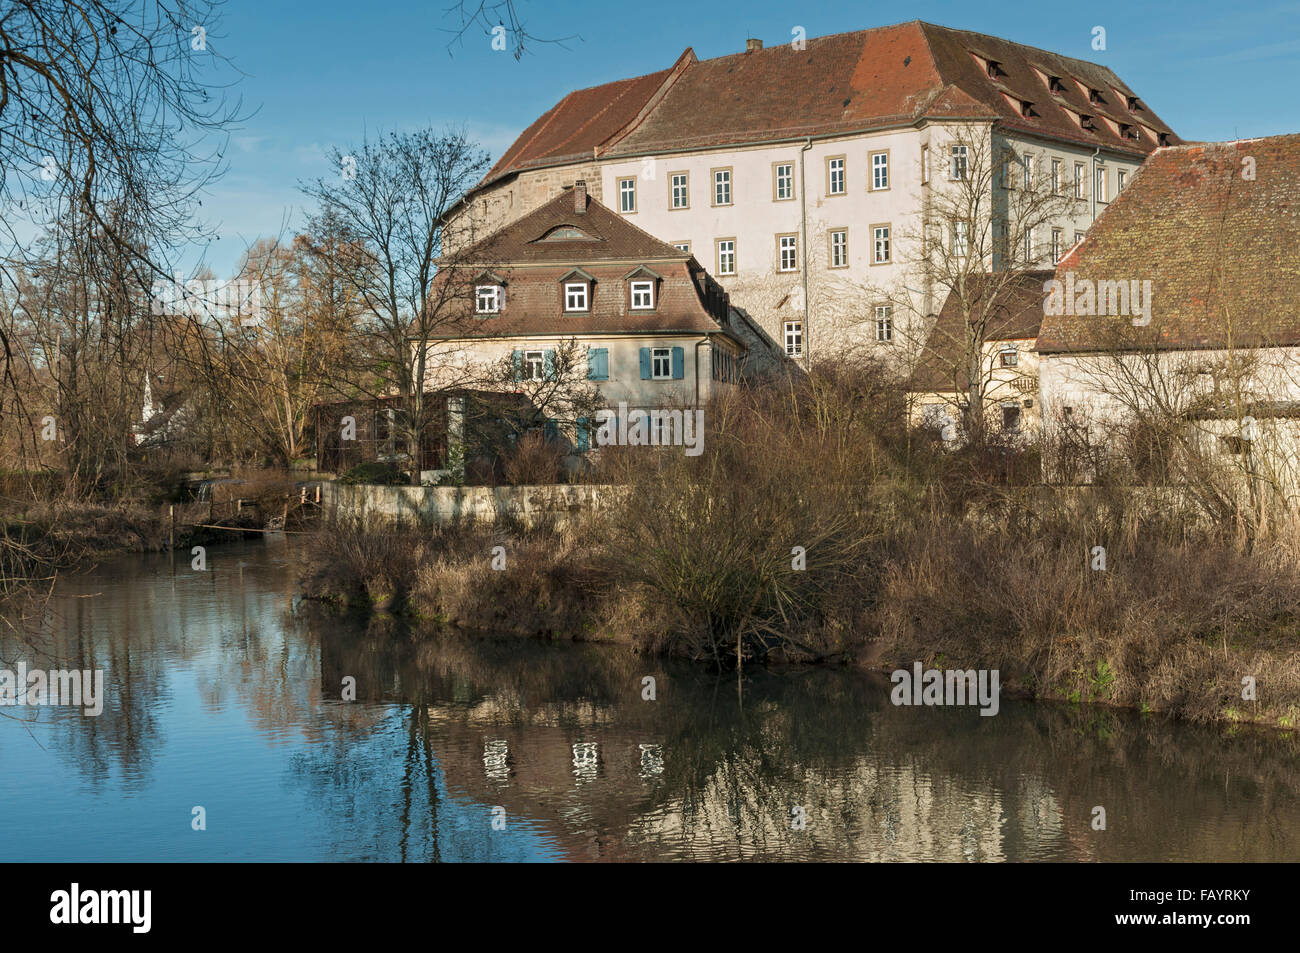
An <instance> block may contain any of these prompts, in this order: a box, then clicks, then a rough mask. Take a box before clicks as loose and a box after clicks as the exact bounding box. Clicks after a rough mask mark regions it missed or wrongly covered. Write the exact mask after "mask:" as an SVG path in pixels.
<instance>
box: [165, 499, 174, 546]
mask: <svg viewBox="0 0 1300 953" xmlns="http://www.w3.org/2000/svg"><path fill="white" fill-rule="evenodd" d="M167 518H168V519H169V520H170V521H171V524H172V529H171V535H170V536H168V538H167V543H168V545H169V546H170V547H171V548H172V549H175V548H176V506H175V505H174V504H168V506H167Z"/></svg>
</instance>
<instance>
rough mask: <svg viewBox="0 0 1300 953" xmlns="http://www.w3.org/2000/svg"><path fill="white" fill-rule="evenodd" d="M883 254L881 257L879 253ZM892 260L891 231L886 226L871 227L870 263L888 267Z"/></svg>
mask: <svg viewBox="0 0 1300 953" xmlns="http://www.w3.org/2000/svg"><path fill="white" fill-rule="evenodd" d="M882 248H883V251H884V254H883V255H881V251H882ZM893 260H894V242H893V229H892V228H891V227H890V226H889V225H888V224H882V225H872V226H871V263H872V264H873V265H888V264H890V263H891V262H893Z"/></svg>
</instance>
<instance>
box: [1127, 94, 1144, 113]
mask: <svg viewBox="0 0 1300 953" xmlns="http://www.w3.org/2000/svg"><path fill="white" fill-rule="evenodd" d="M1141 108H1142V104H1141V103H1140V102H1138V98H1137V97H1136V96H1130V97H1129V98H1128V111H1129V112H1131V113H1135V112H1137V111H1138V110H1139V109H1141Z"/></svg>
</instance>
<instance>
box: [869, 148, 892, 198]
mask: <svg viewBox="0 0 1300 953" xmlns="http://www.w3.org/2000/svg"><path fill="white" fill-rule="evenodd" d="M888 189H889V153H888V152H873V153H871V191H873V192H884V191H887V190H888Z"/></svg>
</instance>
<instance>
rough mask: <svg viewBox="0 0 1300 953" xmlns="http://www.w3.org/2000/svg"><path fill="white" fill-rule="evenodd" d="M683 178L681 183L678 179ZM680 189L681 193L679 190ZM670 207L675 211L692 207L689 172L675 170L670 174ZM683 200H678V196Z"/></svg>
mask: <svg viewBox="0 0 1300 953" xmlns="http://www.w3.org/2000/svg"><path fill="white" fill-rule="evenodd" d="M678 179H681V182H680V183H679V182H678V181H677V180H678ZM679 189H680V195H679V192H678V190H679ZM668 194H669V196H670V198H669V206H668V207H669V208H670V209H672V210H673V211H677V210H679V209H684V208H690V207H691V181H690V174H689V173H687V172H673V173H671V174H670V175H669V176H668ZM679 197H680V198H681V201H680V202H679V201H678V198H679Z"/></svg>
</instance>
